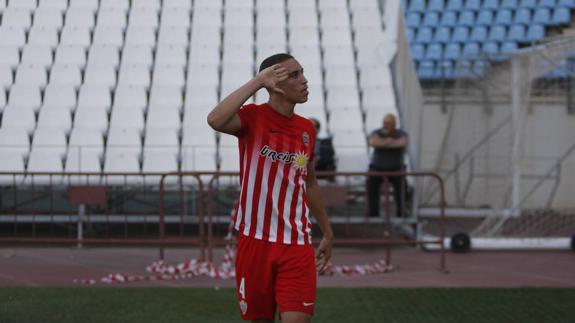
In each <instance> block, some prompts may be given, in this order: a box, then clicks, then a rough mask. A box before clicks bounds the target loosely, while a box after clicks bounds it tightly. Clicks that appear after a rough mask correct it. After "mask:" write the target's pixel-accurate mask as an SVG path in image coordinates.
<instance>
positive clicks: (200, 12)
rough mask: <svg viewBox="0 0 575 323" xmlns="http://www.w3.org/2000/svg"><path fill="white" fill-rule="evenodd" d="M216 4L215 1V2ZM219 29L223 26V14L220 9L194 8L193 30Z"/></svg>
mask: <svg viewBox="0 0 575 323" xmlns="http://www.w3.org/2000/svg"><path fill="white" fill-rule="evenodd" d="M214 2H215V1H214ZM207 26H211V27H218V28H220V27H221V26H222V14H221V11H220V9H218V8H198V7H197V6H195V7H194V11H193V12H192V30H194V29H196V28H198V29H200V30H202V28H203V27H207Z"/></svg>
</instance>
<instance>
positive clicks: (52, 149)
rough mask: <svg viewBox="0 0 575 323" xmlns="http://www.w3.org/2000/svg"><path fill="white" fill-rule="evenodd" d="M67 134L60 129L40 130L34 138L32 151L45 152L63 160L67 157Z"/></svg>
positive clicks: (35, 133) (37, 130)
mask: <svg viewBox="0 0 575 323" xmlns="http://www.w3.org/2000/svg"><path fill="white" fill-rule="evenodd" d="M67 147H68V144H67V143H66V132H65V130H64V129H60V128H38V129H36V131H35V132H34V136H33V138H32V146H31V150H32V152H34V151H45V152H46V153H50V154H55V155H58V156H59V157H60V158H61V159H62V158H64V157H65V156H66V148H67Z"/></svg>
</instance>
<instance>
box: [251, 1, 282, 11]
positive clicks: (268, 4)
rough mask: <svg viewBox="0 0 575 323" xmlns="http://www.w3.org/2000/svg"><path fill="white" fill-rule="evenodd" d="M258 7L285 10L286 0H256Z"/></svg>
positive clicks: (259, 8) (260, 8)
mask: <svg viewBox="0 0 575 323" xmlns="http://www.w3.org/2000/svg"><path fill="white" fill-rule="evenodd" d="M256 8H257V9H258V11H259V10H265V9H277V10H285V1H284V0H265V1H256Z"/></svg>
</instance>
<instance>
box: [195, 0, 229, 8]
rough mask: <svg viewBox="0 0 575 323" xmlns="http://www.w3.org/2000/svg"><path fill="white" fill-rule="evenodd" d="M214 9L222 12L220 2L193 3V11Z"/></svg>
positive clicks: (222, 6)
mask: <svg viewBox="0 0 575 323" xmlns="http://www.w3.org/2000/svg"><path fill="white" fill-rule="evenodd" d="M206 8H207V9H214V10H222V9H223V8H224V5H223V3H222V0H196V1H194V9H206Z"/></svg>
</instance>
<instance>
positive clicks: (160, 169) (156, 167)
mask: <svg viewBox="0 0 575 323" xmlns="http://www.w3.org/2000/svg"><path fill="white" fill-rule="evenodd" d="M177 157H178V156H177V154H174V153H173V152H169V151H165V149H161V148H159V149H158V150H148V151H144V154H143V158H142V159H143V163H142V171H143V172H149V173H166V172H177V171H178V159H177ZM145 180H146V183H151V184H157V183H159V182H160V177H159V176H153V177H145Z"/></svg>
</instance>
